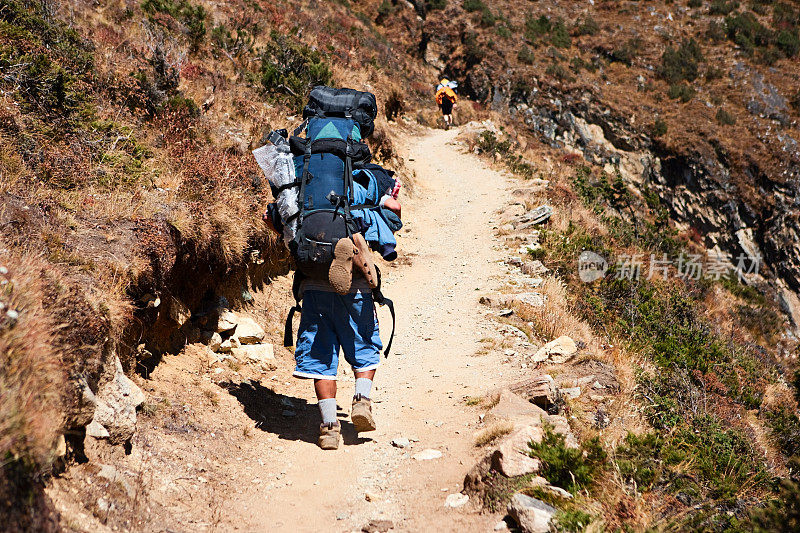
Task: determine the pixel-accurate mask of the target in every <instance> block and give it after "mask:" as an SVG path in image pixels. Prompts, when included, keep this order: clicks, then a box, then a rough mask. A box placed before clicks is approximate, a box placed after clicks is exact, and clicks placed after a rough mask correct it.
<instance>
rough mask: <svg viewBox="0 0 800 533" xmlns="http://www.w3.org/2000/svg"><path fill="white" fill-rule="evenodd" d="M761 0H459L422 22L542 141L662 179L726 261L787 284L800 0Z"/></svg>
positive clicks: (678, 209)
mask: <svg viewBox="0 0 800 533" xmlns="http://www.w3.org/2000/svg"><path fill="white" fill-rule="evenodd" d="M592 4H593V5H592ZM723 4H724V5H723ZM734 4H735V5H734ZM757 4H759V5H755V9H756V11H755V12H754V11H751V10H750V9H749V7H753V6H749V7H748V6H739V3H725V2H722V3H720V2H689V3H688V4H686V3H684V2H677V3H672V2H669V3H668V2H625V1H621V2H611V1H606V2H596V3H590V4H586V3H575V2H537V3H535V4H531V5H530V7H529V8H527V9H526V10H522V11H520V10H519V9H512V8H511V5H510V4H505V3H504V2H491V3H486V4H483V3H482V2H480V1H477V2H464V3H463V5H460V6H452V7H448V8H447V10H446V11H445V12H443V13H435V14H429V15H428V17H427V18H426V20H425V21H424V23H421V24H422V27H423V33H424V35H425V36H426V38H425V40H424V41H423V43H422V44H423V48H424V53H423V55H424V57H425V60H426V61H427V62H428V63H429V64H431V65H434V66H436V67H438V68H440V69H441V71H442V72H443V73H444V74H446V75H448V76H452V77H455V78H456V79H460V80H463V82H462V90H463V91H464V92H466V93H467V94H469V95H470V96H472V97H473V98H475V99H477V100H478V101H481V102H483V103H484V104H485V105H487V106H489V107H491V108H492V109H494V110H496V111H500V112H508V113H510V114H511V115H512V117H514V119H515V120H516V121H518V123H520V124H523V125H524V126H525V127H527V129H528V130H529V131H530V132H532V133H534V134H536V135H537V136H539V137H542V138H544V139H545V140H546V141H547V142H549V143H551V144H553V145H557V146H561V147H568V148H573V149H575V150H579V151H580V152H582V153H583V155H584V157H586V158H587V159H588V160H590V161H593V162H596V163H601V164H606V165H609V166H608V167H607V169H608V171H609V172H612V173H613V172H616V171H617V170H618V171H619V172H620V174H621V176H622V177H623V178H624V179H625V180H626V182H627V183H628V184H629V186H630V187H631V188H633V189H634V190H637V191H638V192H639V193H640V194H641V193H643V192H645V191H646V190H652V191H655V192H657V193H658V195H659V197H660V198H661V200H662V202H663V203H664V204H665V205H666V206H668V207H669V210H670V213H671V215H672V219H673V220H674V221H675V223H676V225H677V228H678V229H680V230H682V231H684V232H691V233H693V234H694V233H699V234H700V235H701V237H702V243H703V244H704V245H705V247H706V248H707V249H708V250H710V251H712V252H714V253H716V254H719V255H721V256H723V257H724V258H726V259H727V260H728V261H730V263H731V265H732V267H734V268H735V267H737V266H738V265H740V264H742V263H741V261H744V264H746V265H747V266H746V268H751V267H752V261H753V260H758V258H762V259H761V261H762V265H761V267H760V269H759V272H760V273H761V274H763V275H764V276H765V277H766V278H767V279H770V280H772V283H773V284H774V285H775V286H776V288H778V289H779V290H781V291H782V290H784V288H786V287H788V288H790V289H791V290H792V291H795V292H796V291H798V290H800V274H798V266H800V245H799V244H798V242H799V239H798V237H800V220H799V216H800V215H798V209H797V208H798V205H800V148H799V147H798V141H797V139H798V138H800V130H798V116H800V115H799V113H800V93H798V88H797V87H798V82H799V81H800V71H798V69H797V54H798V48H797V47H796V46H795V45H794V44H790V43H793V42H794V39H796V36H797V32H798V29H797V28H798V23H799V22H800V15H799V14H798V13H800V9H798V6H796V5H795V4H792V5H789V4H786V3H757ZM762 4H763V5H762ZM767 4H769V5H767ZM690 5H691V6H693V7H689V6H690ZM754 32H755V33H758V34H759V35H763V36H764V37H763V38H759V39H755V40H753V39H752V38H751V37H752V35H754ZM785 299H786V301H787V304H789V301H790V300H792V299H793V296H792V295H789V294H786V296H785Z"/></svg>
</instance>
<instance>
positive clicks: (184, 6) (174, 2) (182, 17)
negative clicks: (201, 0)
mask: <svg viewBox="0 0 800 533" xmlns="http://www.w3.org/2000/svg"><path fill="white" fill-rule="evenodd" d="M142 10H144V12H145V13H147V14H149V15H155V14H157V13H163V14H166V15H169V16H171V17H172V18H174V19H175V20H177V21H178V22H180V23H181V25H183V32H184V34H185V35H186V37H187V38H188V40H189V44H190V46H191V48H192V50H193V51H196V50H197V49H198V48H199V47H200V44H201V42H202V40H203V38H204V37H205V35H206V16H207V15H206V10H205V8H204V7H203V6H201V5H193V4H192V3H191V2H189V1H188V0H144V2H142ZM151 18H152V20H154V21H155V22H157V21H158V19H157V18H154V17H151Z"/></svg>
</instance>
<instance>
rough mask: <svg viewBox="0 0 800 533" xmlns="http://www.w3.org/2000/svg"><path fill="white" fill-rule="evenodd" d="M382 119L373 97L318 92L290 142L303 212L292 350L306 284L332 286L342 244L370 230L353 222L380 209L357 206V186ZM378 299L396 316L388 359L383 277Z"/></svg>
mask: <svg viewBox="0 0 800 533" xmlns="http://www.w3.org/2000/svg"><path fill="white" fill-rule="evenodd" d="M351 105H352V106H355V107H351ZM376 115H377V106H376V105H375V97H374V95H372V94H371V93H363V92H359V91H354V90H352V89H330V88H328V87H316V88H315V89H314V90H313V91H312V92H311V97H310V101H309V106H306V108H305V110H304V112H303V116H304V118H305V119H306V120H305V122H304V123H303V124H302V125H301V126H300V127H299V128H298V129H296V130H295V132H294V135H293V136H292V137H291V139H290V140H289V144H290V148H291V151H292V154H293V155H294V162H295V175H296V176H297V181H295V182H294V183H292V184H289V185H286V186H284V187H299V189H300V190H299V194H298V208H299V209H298V212H297V214H296V215H294V217H296V218H297V231H296V234H295V238H294V240H293V241H292V242H291V243H290V245H289V249H290V251H291V253H292V256H293V258H294V260H295V263H296V265H297V271H296V273H295V279H294V286H293V292H294V296H295V300H296V301H297V304H296V305H295V306H294V307H293V308H292V309H291V310H290V312H289V316H288V317H287V320H286V328H285V331H284V345H286V346H290V345H292V339H291V337H292V318H293V315H294V313H295V312H296V311H301V307H300V299H301V298H302V295H301V294H300V285H301V283H302V280H303V279H304V278H313V279H321V280H327V279H328V271H329V269H330V266H331V263H332V262H333V259H334V254H333V252H334V249H335V247H336V243H337V242H338V241H339V239H344V238H350V236H351V235H353V234H354V233H356V232H359V231H362V230H364V229H365V228H362V227H359V225H358V223H359V221H362V220H363V219H361V218H355V217H353V215H352V211H364V210H370V209H375V210H378V209H379V207H378V206H377V205H374V204H373V203H360V204H356V203H355V202H354V188H355V184H354V181H353V170H354V165H355V166H358V167H363V166H364V165H367V164H368V163H369V162H370V160H371V155H370V152H369V147H367V145H366V143H364V142H362V131H365V132H366V133H367V134H369V133H371V132H372V129H373V121H374V120H375V116H376ZM302 132H304V133H305V136H303V137H301V136H300V133H302ZM278 192H279V191H278ZM285 222H291V220H287V221H285ZM362 223H363V222H362ZM372 296H373V300H374V301H375V302H376V303H378V304H380V305H387V306H388V307H389V310H390V311H391V314H392V322H393V324H392V336H391V338H390V340H389V343H388V344H387V346H386V350H385V351H384V353H385V354H387V355H388V353H389V350H390V348H391V344H392V339H393V338H394V306H393V304H392V302H391V300H389V299H388V298H385V297H384V296H383V294H382V293H381V291H380V273H378V287H377V288H376V289H373V291H372Z"/></svg>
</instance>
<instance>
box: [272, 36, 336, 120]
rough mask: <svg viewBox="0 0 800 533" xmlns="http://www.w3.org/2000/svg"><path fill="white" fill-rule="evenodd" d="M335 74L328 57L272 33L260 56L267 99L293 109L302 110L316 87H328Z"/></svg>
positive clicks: (287, 37) (290, 39) (286, 37)
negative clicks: (270, 98)
mask: <svg viewBox="0 0 800 533" xmlns="http://www.w3.org/2000/svg"><path fill="white" fill-rule="evenodd" d="M332 77H333V74H332V72H331V69H330V66H329V65H328V62H327V60H326V58H325V56H324V55H323V54H322V53H321V52H319V51H317V50H313V49H312V48H310V47H308V46H306V45H304V44H301V43H298V42H295V41H294V40H293V39H292V38H291V37H289V36H286V35H280V34H278V33H277V32H274V31H273V32H272V34H271V40H270V42H269V44H268V45H267V47H266V48H265V49H264V50H263V51H262V52H261V85H262V87H263V88H264V91H265V92H266V93H267V95H270V96H272V97H273V98H280V99H282V100H284V101H285V102H287V104H288V105H289V106H290V107H292V108H293V109H300V107H301V106H302V105H303V102H304V101H305V96H306V93H307V92H308V90H309V89H311V88H312V87H313V86H315V85H328V84H329V83H330V81H331V78H332Z"/></svg>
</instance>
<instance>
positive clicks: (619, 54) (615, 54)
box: [611, 37, 642, 66]
mask: <svg viewBox="0 0 800 533" xmlns="http://www.w3.org/2000/svg"><path fill="white" fill-rule="evenodd" d="M641 47H642V40H641V39H640V38H639V37H631V38H630V39H628V40H627V41H625V43H624V44H623V45H622V46H619V47H618V48H615V49H614V50H613V51H612V52H611V60H612V61H619V62H620V63H624V64H626V65H628V66H630V65H631V63H632V62H633V60H634V59H635V58H636V56H637V55H638V54H639V51H640V50H641Z"/></svg>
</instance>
